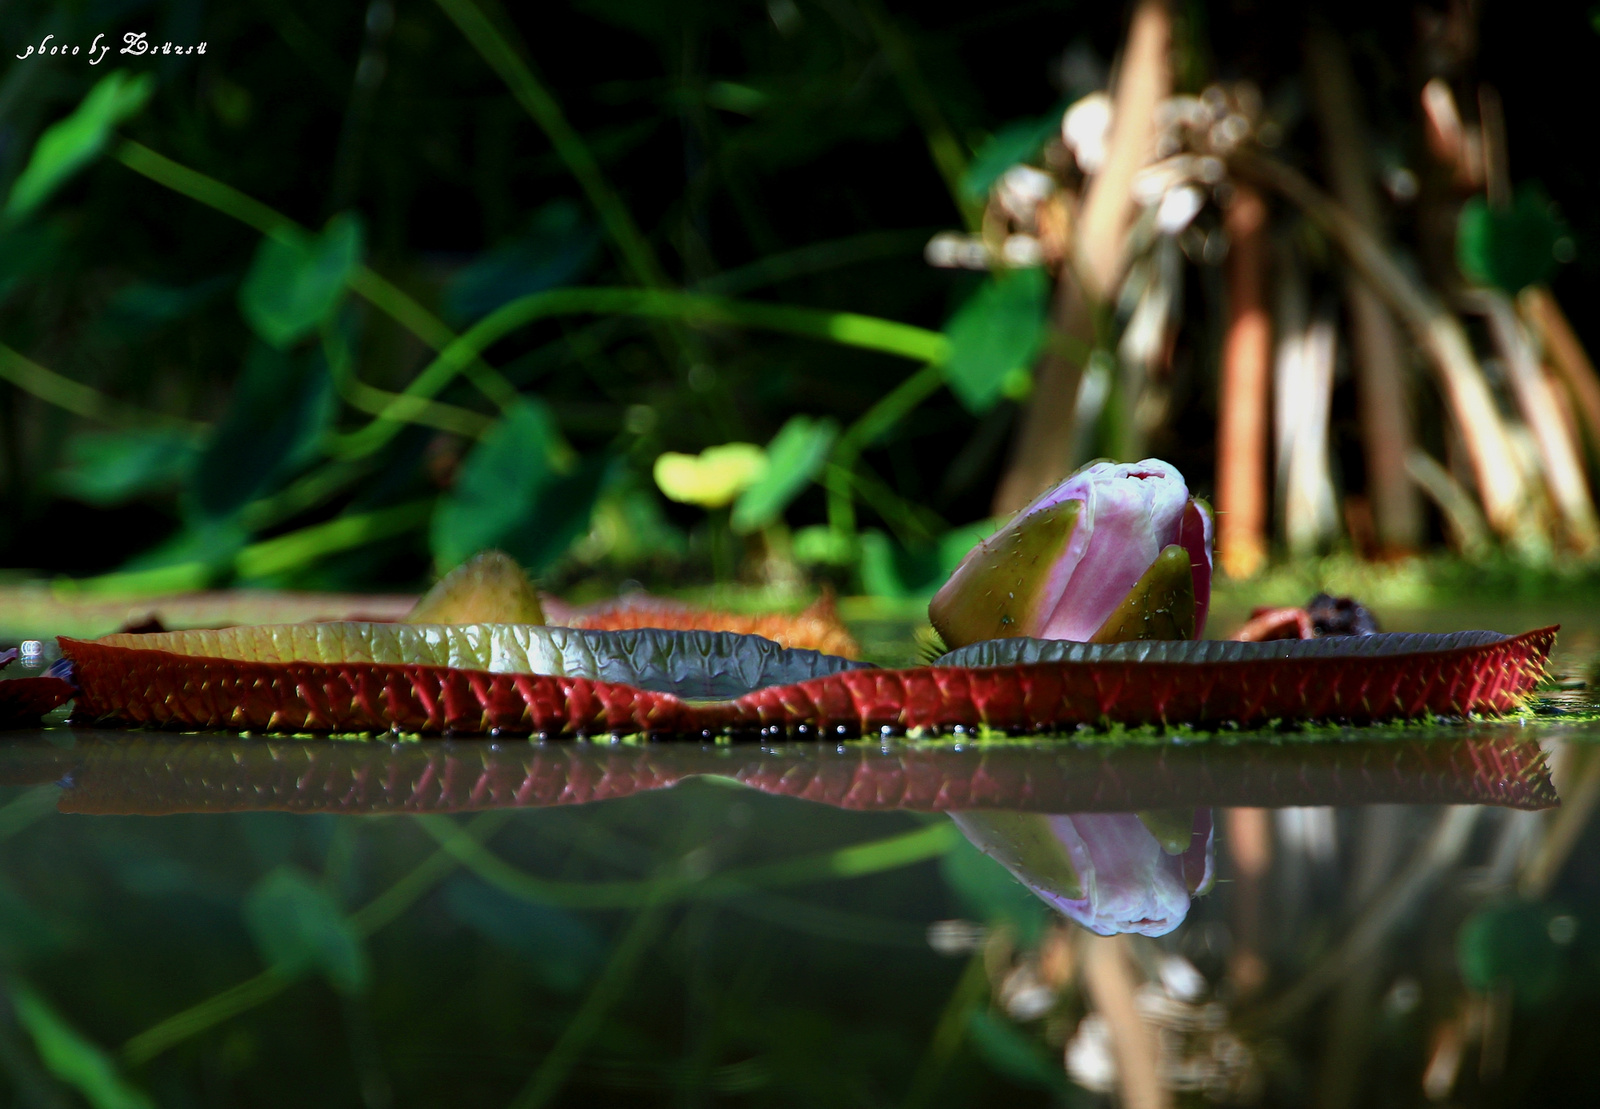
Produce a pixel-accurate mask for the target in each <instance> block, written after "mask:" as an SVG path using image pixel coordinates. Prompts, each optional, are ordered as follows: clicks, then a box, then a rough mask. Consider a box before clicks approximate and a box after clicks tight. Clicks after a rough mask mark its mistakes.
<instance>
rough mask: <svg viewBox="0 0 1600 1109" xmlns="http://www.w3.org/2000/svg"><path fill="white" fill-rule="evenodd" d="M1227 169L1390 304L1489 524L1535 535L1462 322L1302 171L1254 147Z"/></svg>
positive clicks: (1508, 533)
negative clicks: (1452, 427) (1329, 247)
mask: <svg viewBox="0 0 1600 1109" xmlns="http://www.w3.org/2000/svg"><path fill="white" fill-rule="evenodd" d="M1228 167H1229V170H1230V171H1231V172H1233V173H1235V174H1237V175H1238V176H1239V177H1241V178H1244V179H1246V180H1250V181H1256V182H1258V183H1260V184H1262V185H1266V186H1267V187H1269V188H1271V189H1273V190H1274V191H1276V192H1278V193H1280V194H1282V195H1283V196H1284V197H1286V198H1287V199H1288V200H1289V201H1290V202H1292V203H1293V204H1295V205H1296V206H1297V207H1299V208H1300V210H1301V211H1303V212H1305V214H1306V216H1307V217H1308V218H1309V219H1310V220H1311V222H1312V223H1314V224H1316V225H1317V227H1318V228H1319V229H1320V230H1321V231H1322V232H1323V234H1325V235H1327V236H1328V238H1330V239H1331V240H1333V243H1334V245H1335V246H1337V247H1338V248H1339V249H1340V250H1341V251H1342V252H1343V253H1344V255H1345V258H1346V259H1347V260H1348V261H1349V262H1350V264H1351V266H1352V267H1354V269H1355V271H1356V272H1357V273H1358V274H1360V275H1361V277H1362V279H1363V280H1364V281H1366V282H1367V284H1369V285H1371V286H1372V288H1374V289H1375V290H1377V292H1378V294H1379V295H1380V296H1381V297H1383V299H1384V300H1385V301H1387V302H1388V304H1389V307H1390V309H1391V310H1393V312H1394V313H1395V314H1396V315H1397V316H1399V317H1400V319H1401V321H1402V322H1404V323H1405V325H1406V326H1407V327H1408V328H1409V329H1410V330H1411V333H1412V336H1413V338H1414V339H1415V341H1416V343H1417V345H1418V346H1420V347H1422V349H1423V350H1425V351H1426V352H1427V353H1428V356H1429V358H1430V359H1431V360H1432V362H1433V365H1434V368H1435V370H1436V371H1437V372H1438V377H1439V383H1440V385H1441V386H1442V387H1443V392H1444V395H1445V399H1446V401H1447V402H1448V403H1449V405H1450V408H1451V410H1452V412H1453V414H1454V416H1455V421H1456V427H1457V429H1458V430H1459V431H1460V432H1461V438H1462V440H1463V442H1464V443H1465V444H1466V447H1467V451H1468V453H1469V455H1470V456H1471V459H1472V470H1473V476H1474V477H1475V478H1476V479H1477V485H1478V496H1479V498H1480V499H1481V500H1482V502H1483V510H1484V515H1485V516H1486V517H1487V518H1488V520H1489V526H1490V527H1492V528H1494V530H1495V532H1496V533H1498V534H1499V535H1500V536H1501V537H1502V538H1506V539H1512V540H1513V541H1515V540H1517V539H1518V537H1519V536H1520V537H1521V538H1523V539H1524V540H1526V539H1533V538H1536V537H1534V536H1529V535H1527V534H1526V529H1525V528H1524V527H1523V523H1524V516H1523V510H1524V503H1525V501H1526V499H1527V485H1526V481H1525V477H1524V474H1523V472H1522V467H1521V465H1520V464H1519V463H1518V460H1517V457H1516V454H1515V452H1514V451H1513V450H1512V448H1511V442H1510V440H1509V438H1508V437H1507V435H1506V429H1505V424H1504V422H1503V421H1502V420H1501V418H1500V411H1499V409H1498V408H1497V407H1496V406H1495V402H1494V396H1493V395H1492V394H1491V393H1490V392H1489V386H1488V383H1487V382H1486V381H1485V380H1484V376H1483V370H1482V368H1481V367H1480V366H1479V365H1478V362H1477V359H1476V358H1475V357H1474V356H1473V353H1472V344H1471V343H1470V342H1469V341H1468V339H1467V334H1466V331H1465V329H1464V328H1463V327H1462V326H1461V321H1460V320H1458V319H1456V318H1455V316H1453V315H1451V314H1450V313H1449V312H1447V311H1445V310H1444V308H1443V307H1442V306H1440V305H1439V304H1438V303H1437V302H1436V301H1435V299H1434V298H1433V296H1432V295H1431V294H1430V293H1429V292H1428V291H1427V290H1426V289H1424V288H1422V287H1421V286H1419V285H1418V284H1417V283H1416V282H1415V281H1413V280H1412V279H1411V278H1410V277H1408V276H1406V273H1405V271H1404V270H1402V269H1401V268H1400V267H1399V266H1398V265H1396V264H1395V262H1394V259H1392V258H1391V257H1389V255H1388V253H1387V252H1385V251H1384V249H1383V246H1382V244H1381V243H1379V242H1378V241H1377V240H1376V239H1374V238H1373V237H1372V235H1370V234H1369V233H1368V232H1367V230H1366V228H1364V227H1362V226H1361V224H1360V223H1359V222H1358V221H1357V220H1356V219H1355V218H1354V217H1353V216H1351V215H1350V213H1349V212H1347V211H1346V210H1345V209H1344V207H1343V206H1342V205H1340V204H1339V203H1338V202H1337V201H1335V200H1334V199H1333V198H1332V197H1330V196H1328V195H1327V194H1325V193H1324V192H1323V191H1322V190H1321V189H1319V188H1317V187H1316V186H1315V185H1313V184H1312V183H1311V182H1310V181H1309V180H1307V178H1306V177H1305V175H1304V174H1302V173H1300V172H1299V171H1298V170H1296V169H1293V168H1292V167H1290V166H1287V165H1285V164H1284V163H1282V162H1279V161H1277V160H1275V159H1271V158H1267V157H1264V156H1262V155H1260V154H1255V153H1251V152H1248V151H1241V152H1237V153H1235V154H1233V155H1231V156H1230V157H1229V159H1228Z"/></svg>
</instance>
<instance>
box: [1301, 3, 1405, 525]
mask: <svg viewBox="0 0 1600 1109" xmlns="http://www.w3.org/2000/svg"><path fill="white" fill-rule="evenodd" d="M1306 73H1307V76H1308V77H1309V78H1310V83H1311V90H1312V96H1313V98H1314V99H1315V101H1316V106H1317V115H1318V120H1319V123H1320V124H1321V128H1322V135H1323V161H1324V164H1325V165H1326V167H1327V172H1328V178H1329V180H1330V181H1331V182H1332V185H1333V194H1334V196H1335V197H1337V198H1338V200H1339V202H1340V203H1341V204H1343V205H1344V207H1345V208H1346V209H1347V210H1348V211H1349V213H1350V215H1351V217H1352V218H1354V219H1355V220H1356V222H1358V223H1359V224H1360V225H1361V226H1362V227H1363V228H1364V229H1365V230H1366V231H1367V233H1368V234H1370V235H1371V236H1373V238H1375V239H1378V240H1380V241H1381V240H1382V238H1383V231H1382V229H1383V218H1382V210H1381V208H1380V207H1379V204H1378V194H1377V190H1376V188H1375V187H1374V185H1373V180H1374V178H1373V174H1372V167H1371V165H1370V164H1369V161H1368V158H1367V149H1368V146H1369V143H1368V141H1367V137H1366V135H1365V133H1364V132H1365V129H1364V128H1363V127H1362V124H1361V114H1360V106H1359V103H1360V101H1359V95H1358V93H1357V90H1356V83H1355V77H1354V75H1353V74H1352V73H1351V71H1350V59H1349V57H1348V56H1347V55H1346V53H1345V49H1344V45H1343V43H1341V42H1340V40H1339V38H1338V36H1337V35H1335V34H1334V32H1333V31H1332V30H1331V29H1330V28H1328V27H1326V26H1318V27H1316V28H1315V29H1313V30H1312V32H1311V34H1310V36H1309V38H1308V39H1307V44H1306ZM1345 299H1346V302H1347V303H1348V304H1349V307H1350V330H1351V338H1352V341H1353V346H1354V353H1355V356H1356V358H1355V363H1356V375H1357V383H1358V385H1359V389H1358V391H1357V400H1358V403H1359V405H1360V415H1361V432H1362V434H1361V447H1362V451H1363V453H1364V454H1365V456H1366V461H1367V493H1368V496H1369V498H1370V499H1371V501H1372V515H1373V521H1374V523H1375V524H1376V525H1377V530H1378V541H1379V543H1380V545H1381V546H1383V547H1384V548H1387V549H1395V550H1414V549H1416V548H1417V547H1420V546H1421V545H1422V506H1421V503H1420V502H1419V500H1418V498H1417V491H1416V489H1415V487H1414V486H1413V485H1412V484H1411V482H1410V480H1408V478H1407V477H1406V454H1407V452H1408V451H1409V450H1410V449H1411V443H1412V441H1413V438H1414V437H1413V435H1412V432H1411V418H1410V414H1409V412H1408V406H1407V404H1406V388H1405V377H1406V374H1405V368H1406V364H1405V356H1404V353H1403V351H1402V349H1401V345H1400V335H1399V332H1398V331H1397V330H1396V328H1395V324H1394V318H1393V317H1392V316H1391V315H1390V313H1389V311H1388V309H1387V308H1386V307H1385V306H1384V304H1383V302H1382V300H1380V299H1379V297H1378V295H1377V294H1376V293H1375V292H1374V291H1373V289H1372V288H1371V286H1370V285H1368V284H1367V283H1365V282H1363V281H1360V280H1358V279H1357V278H1356V277H1355V276H1354V275H1351V274H1347V275H1346V278H1345Z"/></svg>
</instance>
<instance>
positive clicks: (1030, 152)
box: [961, 111, 1061, 202]
mask: <svg viewBox="0 0 1600 1109" xmlns="http://www.w3.org/2000/svg"><path fill="white" fill-rule="evenodd" d="M1060 126H1061V113H1060V112H1059V111H1057V112H1052V113H1050V114H1049V115H1046V116H1040V117H1039V118H1038V119H1019V120H1017V121H1016V122H1014V123H1008V124H1006V125H1005V126H1004V127H1002V128H1000V130H998V131H996V132H995V133H994V134H993V135H991V136H990V137H989V139H988V141H986V142H985V143H984V144H983V145H982V146H980V147H979V148H978V152H977V154H975V155H974V156H973V159H972V163H971V164H970V165H969V166H968V167H967V172H966V173H965V174H963V175H962V177H961V191H962V193H964V194H965V195H966V198H967V199H968V200H971V201H974V202H980V201H982V200H983V199H984V198H986V197H987V196H988V195H989V188H990V186H992V185H993V184H994V183H995V182H996V181H998V180H999V179H1000V175H1001V174H1002V173H1004V172H1005V171H1006V170H1008V169H1010V168H1011V167H1012V166H1014V165H1016V164H1017V163H1018V162H1026V161H1028V160H1029V159H1030V158H1032V157H1034V156H1035V155H1036V154H1038V153H1039V151H1040V150H1041V149H1043V147H1044V144H1045V143H1046V142H1047V141H1049V138H1050V136H1051V135H1053V134H1055V133H1056V131H1057V129H1059V128H1060Z"/></svg>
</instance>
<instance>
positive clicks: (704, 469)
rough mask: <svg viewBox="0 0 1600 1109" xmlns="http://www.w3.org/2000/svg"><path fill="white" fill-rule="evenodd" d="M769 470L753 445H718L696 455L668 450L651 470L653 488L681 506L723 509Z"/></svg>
mask: <svg viewBox="0 0 1600 1109" xmlns="http://www.w3.org/2000/svg"><path fill="white" fill-rule="evenodd" d="M770 469H771V467H770V466H769V465H768V462H767V452H766V451H764V450H762V449H761V448H760V447H758V446H756V445H755V444H754V443H721V444H718V445H717V446H714V447H707V448H706V449H705V450H703V451H701V452H700V453H699V454H679V453H678V452H677V451H667V452H665V453H664V454H662V455H660V456H659V457H657V459H656V463H655V466H654V468H653V470H652V473H653V476H654V477H655V479H656V488H658V489H660V490H661V491H662V492H663V493H665V494H666V495H667V497H668V498H669V499H671V500H674V501H677V502H678V503H680V504H697V505H699V506H701V507H702V508H723V507H725V506H727V505H729V504H731V503H733V501H734V499H735V498H736V497H738V496H740V495H741V494H742V493H744V492H745V491H746V490H748V489H751V488H753V487H754V486H755V485H756V483H757V482H759V481H760V480H761V479H762V478H763V477H765V476H766V474H767V472H768V470H770Z"/></svg>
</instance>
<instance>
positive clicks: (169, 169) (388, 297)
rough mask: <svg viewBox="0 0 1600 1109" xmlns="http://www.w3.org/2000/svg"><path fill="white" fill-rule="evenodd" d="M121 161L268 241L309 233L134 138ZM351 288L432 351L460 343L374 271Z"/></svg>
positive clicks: (474, 377)
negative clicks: (264, 237) (259, 234)
mask: <svg viewBox="0 0 1600 1109" xmlns="http://www.w3.org/2000/svg"><path fill="white" fill-rule="evenodd" d="M116 158H117V161H119V162H121V163H122V164H123V165H125V166H127V167H128V168H129V169H131V170H133V171H134V172H135V173H138V174H142V175H143V176H145V177H148V178H149V179H150V180H152V181H154V182H156V183H157V184H158V185H165V186H166V187H167V188H169V189H171V190H172V191H174V192H177V193H182V194H183V195H184V196H187V197H188V198H189V199H190V200H195V201H198V202H199V203H201V204H204V205H206V207H208V208H213V209H215V210H216V211H218V212H221V213H222V214H223V215H225V216H232V217H233V218H234V219H236V220H238V221H239V222H241V223H243V224H246V225H247V226H250V227H253V228H255V229H256V230H257V231H259V232H261V233H262V234H263V235H266V236H267V237H268V238H272V239H277V240H279V241H283V242H292V241H295V240H296V239H297V237H298V236H301V235H305V234H307V231H306V229H305V228H303V227H301V226H300V225H299V224H298V223H296V222H295V221H294V220H292V219H290V218H289V217H288V216H286V215H283V214H282V213H281V212H276V211H274V210H273V209H271V208H269V207H267V206H266V205H265V204H263V203H261V202H260V201H259V200H257V199H255V198H254V197H252V196H248V195H246V194H245V193H242V192H240V191H239V190H238V189H236V188H234V187H233V186H232V185H226V184H224V183H222V182H221V181H218V180H216V179H215V178H213V177H208V176H206V175H205V174H203V173H201V172H200V171H198V170H194V169H190V168H189V167H188V166H185V165H182V164H180V163H178V162H174V161H173V160H172V159H170V158H167V157H164V156H163V155H161V154H157V153H156V152H155V151H154V150H151V149H150V148H149V147H147V146H141V145H140V144H139V143H136V142H133V141H132V140H131V139H130V140H127V141H124V142H123V144H122V145H121V146H120V147H118V148H117V151H116ZM349 286H350V290H351V291H352V292H354V293H355V294H357V295H358V296H360V297H362V298H364V299H365V300H366V301H367V302H368V303H370V304H371V305H372V306H373V307H374V308H377V309H378V310H379V311H380V312H383V313H384V314H386V315H387V316H389V318H390V319H392V320H394V321H395V322H396V323H398V324H399V325H400V326H401V327H403V328H405V329H406V330H407V331H409V332H411V334H413V335H415V336H416V337H417V338H418V339H420V340H422V342H423V343H424V344H426V345H427V347H428V348H429V349H430V350H441V349H443V348H444V347H446V346H448V345H449V344H450V343H452V342H454V341H455V338H456V334H455V332H454V331H451V330H450V329H449V328H448V327H446V326H445V324H444V322H443V321H442V320H440V319H439V318H438V317H437V316H435V315H434V314H433V313H432V312H429V311H428V310H427V309H426V308H424V307H423V306H422V305H421V304H418V303H417V302H416V300H414V299H413V298H412V297H411V296H410V295H409V294H407V293H406V292H405V290H403V289H401V288H400V287H399V286H398V285H395V284H394V283H393V282H391V281H389V280H388V279H387V278H385V277H383V276H382V275H381V274H378V273H377V272H375V271H374V270H372V269H371V268H369V267H367V266H364V265H363V266H358V267H357V268H356V269H355V271H354V272H353V273H351V275H350V278H349ZM462 369H463V370H464V371H465V372H466V374H467V377H468V379H469V380H470V381H471V382H472V383H473V385H475V386H477V388H478V389H479V391H480V392H482V393H483V395H484V396H486V397H488V398H489V400H490V402H491V403H493V404H494V405H495V406H496V407H498V408H499V409H500V410H501V411H505V410H506V409H507V408H509V407H510V406H511V405H512V404H513V403H514V402H515V401H516V398H517V390H516V387H515V386H513V385H512V384H511V383H510V382H509V381H507V380H506V379H505V378H503V377H501V376H500V374H499V372H498V371H496V370H495V369H494V368H493V367H492V366H489V365H488V364H486V363H484V362H482V361H478V360H474V361H473V362H470V363H468V364H467V365H466V366H464V367H462Z"/></svg>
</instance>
